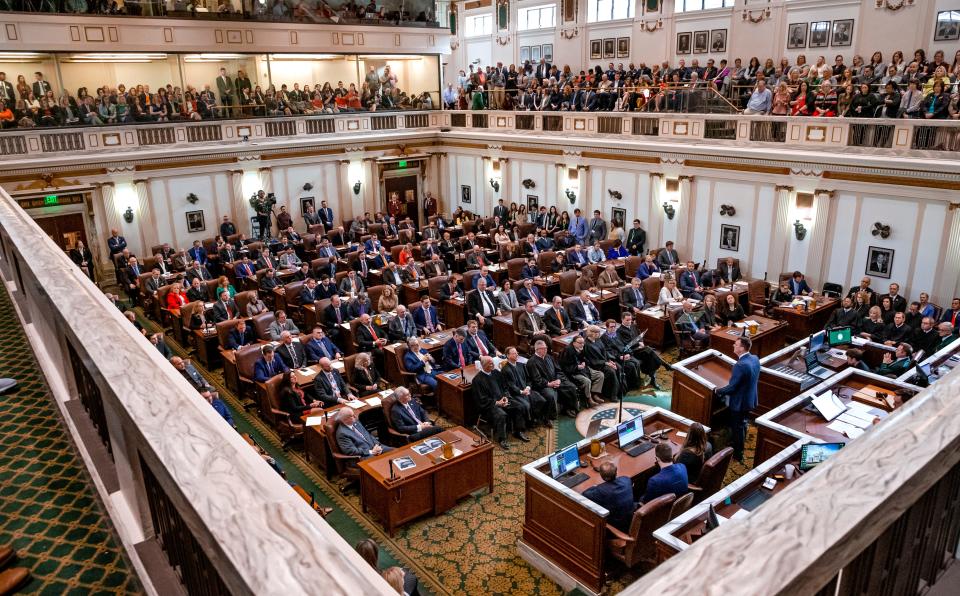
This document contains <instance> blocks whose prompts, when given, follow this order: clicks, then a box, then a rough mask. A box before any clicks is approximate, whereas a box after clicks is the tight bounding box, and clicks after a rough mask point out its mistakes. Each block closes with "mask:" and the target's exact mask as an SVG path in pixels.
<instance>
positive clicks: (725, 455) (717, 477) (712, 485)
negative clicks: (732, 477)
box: [694, 447, 733, 502]
mask: <svg viewBox="0 0 960 596" xmlns="http://www.w3.org/2000/svg"><path fill="white" fill-rule="evenodd" d="M731 459H733V447H726V448H724V449H721V450H720V451H718V452H717V453H714V454H713V456H712V457H711V458H710V459H708V460H707V461H705V462H703V467H702V468H700V477H699V478H697V484H696V486H697V487H699V488H700V490H698V491H696V493H697V496H696V497H694V499H695V500H696V501H697V502H699V501H702V500H703V499H704V498H706V497H707V496H709V495H712V494H714V493H716V492H717V491H718V490H720V486H721V485H722V484H723V478H724V477H725V476H726V475H727V468H729V467H730V460H731Z"/></svg>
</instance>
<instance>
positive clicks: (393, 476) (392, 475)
mask: <svg viewBox="0 0 960 596" xmlns="http://www.w3.org/2000/svg"><path fill="white" fill-rule="evenodd" d="M388 461H389V462H390V480H396V479H397V472H396V470H395V469H394V467H393V460H392V459H391V460H388Z"/></svg>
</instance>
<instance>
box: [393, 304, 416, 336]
mask: <svg viewBox="0 0 960 596" xmlns="http://www.w3.org/2000/svg"><path fill="white" fill-rule="evenodd" d="M387 333H388V334H389V335H390V339H392V340H393V341H407V338H408V337H416V336H417V324H416V323H415V322H414V320H413V315H411V314H410V313H409V312H408V311H407V307H406V306H404V305H402V304H398V305H397V316H395V317H394V318H392V319H390V322H389V323H388V324H387Z"/></svg>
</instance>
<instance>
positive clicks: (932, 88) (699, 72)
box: [441, 49, 960, 119]
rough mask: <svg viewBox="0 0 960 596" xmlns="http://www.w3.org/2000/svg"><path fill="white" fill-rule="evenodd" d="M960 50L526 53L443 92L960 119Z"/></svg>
mask: <svg viewBox="0 0 960 596" xmlns="http://www.w3.org/2000/svg"><path fill="white" fill-rule="evenodd" d="M958 83H960V50H958V51H957V52H956V54H955V55H954V56H953V61H952V62H948V61H947V60H946V58H945V55H944V53H943V51H941V50H937V51H936V52H935V53H934V54H933V57H932V58H931V59H928V58H927V55H926V52H925V51H924V50H922V49H919V50H917V51H916V52H914V54H913V57H912V59H910V60H906V59H905V58H904V54H903V52H900V51H897V52H894V54H893V56H891V58H890V60H889V61H888V60H886V59H884V57H883V54H882V53H881V52H874V53H873V55H872V56H871V57H870V60H869V62H868V61H865V60H864V59H863V58H862V57H861V56H859V55H857V56H853V58H852V60H851V63H850V64H849V65H848V64H846V59H845V58H844V56H842V55H837V56H835V57H834V61H833V63H832V64H830V63H828V62H827V58H826V57H825V56H819V57H817V59H816V61H815V62H813V63H810V62H808V61H807V59H806V56H805V55H804V54H800V55H799V56H797V59H796V62H795V63H791V62H790V60H789V59H787V58H782V59H781V60H780V61H779V63H775V62H774V60H773V59H772V58H767V59H766V60H765V61H763V62H762V63H761V61H760V60H759V59H758V58H756V57H753V58H750V59H749V60H748V61H746V62H744V60H743V59H741V58H736V59H735V60H734V61H733V63H732V64H730V63H729V62H728V61H727V60H726V59H721V60H720V61H719V63H717V62H716V61H715V60H714V59H713V58H709V59H707V60H706V63H705V64H703V65H701V64H700V61H699V59H698V58H693V59H692V60H691V61H690V64H689V65H687V63H686V59H683V58H681V59H680V60H679V61H678V62H677V64H676V65H671V64H670V63H669V62H667V61H664V62H663V63H661V64H653V65H652V66H647V64H646V63H644V62H640V63H639V65H635V64H634V63H630V64H628V65H627V66H624V64H623V63H619V64H617V65H616V66H614V63H613V62H610V63H608V64H607V67H606V68H603V67H602V66H601V65H596V66H595V67H594V68H592V69H588V70H580V71H579V72H574V71H573V70H572V69H571V68H570V66H568V65H564V66H563V67H562V68H561V67H558V66H557V65H555V64H553V65H552V64H549V63H548V62H547V61H546V60H545V59H542V58H541V59H540V61H539V63H536V64H534V63H532V62H530V61H526V62H525V63H524V64H522V65H520V66H519V67H518V66H516V65H514V64H511V65H509V66H504V65H503V64H502V63H500V62H498V63H497V64H496V65H495V66H493V65H491V66H486V67H481V66H477V67H476V68H475V67H474V66H473V65H472V64H471V65H470V67H469V72H467V71H464V70H461V71H460V73H459V76H458V77H457V81H456V83H452V82H451V83H448V84H447V86H446V88H445V89H444V90H443V92H442V94H441V101H442V103H443V106H444V107H445V108H446V109H457V110H484V109H491V110H537V111H579V112H597V111H601V112H602V111H615V112H620V111H645V112H678V111H679V112H702V111H731V112H732V111H742V112H743V113H745V114H772V115H781V116H782V115H792V116H820V117H836V116H840V117H857V118H874V117H881V116H882V117H886V118H932V119H945V118H952V119H957V118H960V107H958V98H960V93H958Z"/></svg>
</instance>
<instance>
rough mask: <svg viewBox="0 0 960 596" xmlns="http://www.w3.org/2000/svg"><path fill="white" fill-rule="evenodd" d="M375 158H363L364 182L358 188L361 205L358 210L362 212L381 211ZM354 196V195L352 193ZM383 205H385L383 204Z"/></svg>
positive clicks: (378, 176) (381, 202)
mask: <svg viewBox="0 0 960 596" xmlns="http://www.w3.org/2000/svg"><path fill="white" fill-rule="evenodd" d="M377 170H378V167H377V160H376V159H375V158H372V157H365V158H363V178H364V183H363V186H364V188H362V189H361V190H360V198H361V200H360V205H361V206H362V207H361V209H360V210H359V211H360V213H361V214H362V213H363V212H364V211H370V212H374V211H383V209H381V208H380V205H384V203H383V201H381V199H380V182H381V181H380V173H379V172H378V171H377ZM354 196H356V195H354ZM384 206H385V205H384Z"/></svg>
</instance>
